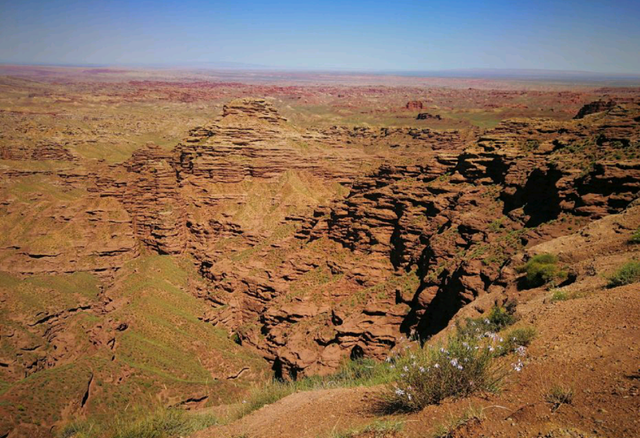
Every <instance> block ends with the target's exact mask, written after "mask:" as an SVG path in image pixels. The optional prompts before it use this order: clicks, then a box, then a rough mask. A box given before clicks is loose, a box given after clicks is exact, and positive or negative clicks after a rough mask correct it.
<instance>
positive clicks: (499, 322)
mask: <svg viewBox="0 0 640 438" xmlns="http://www.w3.org/2000/svg"><path fill="white" fill-rule="evenodd" d="M514 312H515V306H513V305H511V304H508V305H507V306H505V307H501V306H493V307H492V308H491V311H490V312H489V315H487V317H486V318H483V317H481V318H467V319H466V321H465V323H464V325H462V324H457V334H458V336H460V337H463V338H474V337H476V336H477V335H479V334H483V333H485V332H499V331H500V330H502V329H504V328H505V327H508V326H510V325H511V324H513V323H514V322H516V320H517V318H516V316H515V315H514Z"/></svg>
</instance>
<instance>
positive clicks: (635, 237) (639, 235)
mask: <svg viewBox="0 0 640 438" xmlns="http://www.w3.org/2000/svg"><path fill="white" fill-rule="evenodd" d="M629 243H633V244H637V243H640V227H638V229H637V230H636V231H635V233H633V234H632V235H631V237H630V238H629Z"/></svg>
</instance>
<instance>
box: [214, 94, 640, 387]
mask: <svg viewBox="0 0 640 438" xmlns="http://www.w3.org/2000/svg"><path fill="white" fill-rule="evenodd" d="M639 114H640V108H638V105H635V104H633V105H629V106H626V107H624V108H623V107H616V108H613V109H611V110H610V111H608V112H606V113H603V114H602V116H601V117H599V118H593V119H592V120H591V121H590V122H589V124H588V125H585V124H584V123H583V122H581V121H572V122H565V123H551V122H549V121H524V120H522V121H507V122H505V123H503V124H502V125H500V126H498V127H497V128H496V129H494V130H492V131H490V132H488V133H487V134H486V135H485V136H483V137H482V138H481V139H480V140H479V141H478V142H477V144H476V145H474V146H472V147H469V148H467V150H465V151H464V152H462V153H459V152H449V153H432V154H430V155H425V156H423V159H422V160H421V161H419V162H418V163H416V164H414V165H404V166H400V165H396V166H383V167H381V168H380V169H379V170H377V171H376V172H374V173H372V174H370V175H368V176H366V177H362V178H359V179H358V180H357V181H356V182H355V183H354V184H353V186H352V188H351V192H350V194H349V195H348V196H347V197H346V198H345V199H344V200H342V201H338V202H336V203H335V204H333V205H332V206H331V207H330V208H323V209H319V210H317V211H316V212H315V213H314V215H313V216H311V217H309V218H308V219H307V220H305V221H303V223H302V226H301V227H300V228H299V229H298V232H297V234H296V237H297V239H299V240H298V241H287V240H283V241H280V242H277V244H276V245H274V246H275V248H276V250H277V252H278V253H279V254H282V252H283V251H284V252H285V254H287V256H286V257H284V258H283V257H282V255H280V256H278V258H277V259H276V260H274V262H273V263H272V262H269V263H263V262H261V260H270V259H271V258H272V257H273V256H274V255H275V254H274V253H275V250H274V249H273V248H263V249H261V250H260V251H259V252H258V253H257V257H256V258H254V259H253V260H252V261H250V262H246V263H248V265H249V266H248V267H247V269H239V270H238V269H235V270H234V272H231V267H232V265H231V264H222V263H219V264H217V265H216V266H214V267H213V268H212V269H211V279H212V280H213V285H220V286H214V287H215V288H218V287H220V288H222V289H223V290H224V291H225V293H222V294H217V295H216V299H217V300H220V303H221V304H223V307H221V309H220V310H219V311H217V312H214V314H212V315H210V316H209V318H210V319H211V320H212V321H213V322H215V323H217V324H220V325H223V326H226V327H228V328H230V329H231V330H232V331H234V332H236V333H237V334H238V335H239V337H240V339H241V340H242V342H243V344H244V345H250V346H253V347H254V348H256V349H257V350H259V351H261V352H262V354H263V355H264V356H265V357H266V358H267V359H268V360H270V361H272V362H273V364H274V368H275V369H276V370H277V372H278V373H280V374H282V375H285V376H286V375H287V374H290V375H292V376H299V375H301V374H314V373H327V372H330V371H331V370H332V369H333V370H335V368H336V367H337V365H338V363H339V361H340V358H341V357H346V356H358V355H360V354H365V355H366V356H373V357H378V358H384V357H385V356H386V354H388V351H389V349H391V348H392V347H393V346H394V345H395V344H396V343H397V342H398V339H399V338H400V337H401V336H407V335H409V334H412V333H418V334H421V335H422V336H429V335H432V334H435V333H437V332H438V331H439V330H441V329H442V328H443V327H445V326H446V325H447V323H448V322H449V320H450V318H451V317H453V315H455V314H456V313H457V311H458V310H459V309H460V308H461V307H463V306H464V305H466V304H469V303H472V302H474V301H475V300H476V299H478V298H479V297H482V296H484V295H486V294H495V296H500V295H501V294H502V293H503V292H505V291H506V290H507V289H508V287H510V286H509V285H511V284H513V283H512V280H513V276H512V274H510V273H509V272H510V271H509V270H506V271H504V270H502V267H503V266H504V263H505V262H506V261H507V260H508V259H509V257H510V256H511V255H513V254H515V253H516V252H517V251H519V250H521V249H522V248H524V247H525V246H526V245H527V244H528V243H529V242H534V241H543V240H545V239H549V238H551V237H553V236H555V235H557V234H558V233H562V232H566V230H567V227H569V226H570V225H568V224H569V223H571V222H572V221H578V223H581V221H585V220H591V219H596V218H600V217H603V216H605V215H607V214H611V213H615V212H618V211H620V210H621V209H623V208H624V207H626V206H627V205H628V204H629V203H630V202H631V201H632V200H633V199H634V198H635V197H636V196H637V193H638V190H639V189H640V164H639V163H638V161H637V159H631V160H629V161H619V160H611V159H606V158H604V157H607V156H609V157H613V154H615V153H616V150H617V148H618V147H619V146H618V143H616V142H619V141H620V140H619V139H626V140H625V141H628V142H630V143H632V144H637V142H638V139H639V136H640V131H639V130H638V125H637V124H636V123H635V122H634V120H635V117H637V116H638V115H639ZM597 139H600V140H598V141H599V143H598V144H596V140H597ZM602 139H618V140H602ZM533 140H535V141H533ZM585 141H587V143H586V144H585V146H584V147H585V148H586V149H585V151H586V150H587V149H588V150H589V151H595V150H597V151H598V153H600V154H602V156H603V160H601V162H600V163H598V164H596V165H595V166H593V167H592V168H587V169H583V168H582V167H581V166H583V165H584V162H583V161H582V160H581V159H579V158H577V157H576V156H575V155H574V154H573V153H572V152H570V151H567V150H565V148H566V147H567V146H565V145H570V144H576V143H578V144H582V142H585ZM589 153H591V152H589ZM549 221H558V222H557V224H555V225H550V226H546V225H544V224H547V223H550V222H549ZM311 278H322V281H320V282H319V283H318V282H313V281H312V282H310V281H309V279H311ZM355 297H359V298H355ZM243 303H244V305H243ZM315 303H322V305H317V304H315ZM250 327H252V328H250ZM310 339H312V340H313V342H309V340H310Z"/></svg>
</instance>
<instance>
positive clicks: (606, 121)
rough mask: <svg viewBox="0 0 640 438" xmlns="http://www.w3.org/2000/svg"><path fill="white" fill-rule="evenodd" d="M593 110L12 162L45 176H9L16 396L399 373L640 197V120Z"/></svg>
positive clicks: (188, 393)
mask: <svg viewBox="0 0 640 438" xmlns="http://www.w3.org/2000/svg"><path fill="white" fill-rule="evenodd" d="M496 93H498V92H493V91H492V92H491V93H489V95H490V96H494V94H496ZM496 95H499V93H498V94H496ZM134 97H135V98H138V96H137V95H136V96H134ZM563 98H565V97H563ZM568 98H570V99H574V100H575V99H577V97H576V96H575V95H571V96H569V97H568ZM181 99H182V98H181ZM187 100H188V99H187ZM180 101H181V102H184V99H183V100H180ZM400 102H401V103H399V104H396V105H395V106H394V108H396V109H398V111H399V112H401V113H403V114H404V115H405V116H406V117H407V120H411V121H413V116H408V115H407V110H406V109H403V108H402V107H403V105H404V102H406V98H405V97H402V100H401V101H400ZM421 105H422V102H421ZM513 105H516V104H515V103H514V104H513ZM423 106H424V107H427V108H429V104H428V101H427V100H425V101H424V105H423ZM577 108H578V106H577V105H576V107H575V108H574V109H572V111H571V113H570V114H568V115H565V116H564V118H557V119H550V118H548V117H545V118H528V117H516V118H511V119H507V120H504V121H502V122H501V123H499V124H498V125H497V126H495V127H494V128H492V129H479V128H478V127H474V128H471V129H466V130H464V129H460V128H459V127H454V128H450V129H449V128H447V129H435V128H426V127H420V128H416V127H389V126H382V127H381V126H375V127H372V126H341V125H336V126H331V127H322V128H314V129H311V128H309V129H304V128H302V127H300V126H296V125H294V124H292V123H290V122H289V121H287V120H286V119H285V118H284V117H282V116H281V115H280V114H279V112H278V111H277V110H276V108H275V107H274V106H273V105H272V103H271V100H267V99H259V98H242V99H237V100H233V101H231V102H228V103H226V104H225V105H224V106H223V107H222V110H221V112H219V114H220V115H219V117H218V118H216V119H215V120H213V121H212V122H211V123H200V125H201V126H199V127H194V128H192V129H190V130H189V131H188V135H187V136H186V137H185V138H184V139H183V140H182V141H180V142H179V143H178V144H177V145H176V146H173V144H171V145H167V144H163V146H159V145H157V144H156V143H153V142H149V143H148V144H147V145H146V146H143V147H138V148H136V149H135V150H133V151H132V152H130V153H129V154H128V155H127V157H126V159H123V160H122V161H121V162H117V163H112V164H108V163H106V162H104V161H101V160H98V159H91V160H89V159H84V158H82V157H81V156H80V155H78V154H77V153H76V152H75V151H74V149H73V148H72V147H70V146H68V145H66V144H63V143H59V144H58V143H55V144H54V143H51V144H46V145H45V144H44V143H42V144H41V146H42V148H40V149H38V148H36V149H33V147H32V146H29V147H22V146H21V147H20V148H13V149H12V148H8V149H7V148H5V149H1V150H0V155H2V154H4V155H2V158H3V159H4V160H9V161H10V160H16V161H18V160H19V161H21V162H23V161H26V162H30V161H33V162H35V164H33V163H28V164H29V166H31V167H28V166H25V167H22V168H20V169H13V168H12V167H11V166H10V165H9V164H6V163H2V167H0V170H1V172H2V173H1V174H2V183H3V186H2V192H1V193H2V198H0V209H1V212H2V216H1V217H0V219H1V220H2V229H3V230H4V231H5V232H4V233H3V235H2V240H1V241H2V245H0V261H2V264H3V271H8V274H7V276H6V278H5V277H3V278H4V280H3V283H2V284H0V300H1V302H2V303H8V304H7V306H8V308H10V309H11V312H10V313H9V317H7V318H8V319H7V321H9V325H10V327H11V330H10V332H11V334H12V335H11V336H9V337H3V338H2V341H3V342H6V344H3V345H7V346H8V347H7V348H6V349H4V350H3V351H2V356H0V362H1V363H2V364H3V366H2V367H0V373H4V374H2V379H3V380H5V381H11V382H14V381H19V380H20V379H23V377H24V375H29V376H32V375H37V374H38V373H39V372H40V371H44V370H51V371H52V372H56V373H57V372H60V373H62V374H61V377H59V379H61V380H64V381H72V383H73V388H72V390H71V391H70V393H69V394H70V395H68V397H67V399H65V402H64V403H61V404H60V406H67V405H68V406H72V408H73V409H72V410H74V412H85V411H84V410H90V409H96V410H99V409H102V408H103V406H101V405H99V404H98V400H102V399H103V398H104V397H106V396H109V397H111V396H112V395H113V394H107V393H106V392H107V391H106V390H105V389H104V387H101V386H100V385H98V383H96V382H98V381H101V382H108V383H109V384H110V385H111V384H113V387H114V388H120V385H123V386H122V387H123V388H125V389H126V391H131V394H135V395H136V396H138V395H140V394H141V393H142V392H144V391H146V390H147V389H148V388H151V389H150V390H149V391H156V392H154V393H153V394H154V397H156V396H157V398H158V399H162V402H163V403H165V402H166V403H167V404H171V405H179V404H185V405H188V406H191V405H194V406H196V405H198V406H199V405H201V404H204V403H208V402H211V403H218V402H222V398H223V395H226V394H230V395H234V396H235V395H236V393H235V392H238V391H241V388H244V387H245V386H246V385H245V383H246V382H244V381H243V379H250V380H251V382H255V381H260V380H261V379H263V378H264V377H265V376H266V375H267V373H269V375H271V374H272V373H275V374H276V375H277V376H279V377H283V378H295V377H301V376H304V375H313V374H328V373H331V372H333V371H335V370H336V369H337V368H338V367H339V365H340V363H341V362H342V361H343V360H344V359H345V358H348V357H353V358H355V357H360V356H366V357H373V358H377V359H384V358H385V357H386V356H387V355H388V354H389V352H390V351H392V350H393V349H394V348H396V347H397V345H398V344H399V342H400V340H401V338H406V337H411V336H414V337H422V338H423V339H424V338H426V337H429V336H431V335H434V334H437V333H438V332H439V331H440V330H441V329H442V328H443V327H446V326H447V324H449V323H450V322H451V318H452V317H453V316H454V315H456V314H457V313H458V312H460V311H461V309H464V308H466V309H469V308H474V309H480V310H486V307H487V305H488V304H487V303H491V302H494V301H500V300H503V299H505V298H506V297H507V296H510V295H514V294H517V292H514V290H515V288H516V285H517V274H516V272H515V270H514V266H515V264H514V262H513V260H514V259H513V257H514V256H515V255H517V254H518V253H521V252H522V251H523V250H525V249H526V248H527V247H528V246H531V245H533V244H537V243H544V242H547V241H550V240H551V239H553V238H555V237H559V236H563V235H566V234H569V233H572V232H574V231H575V230H577V229H579V228H580V227H582V226H584V225H585V224H587V223H588V222H591V221H593V220H595V219H598V218H602V217H604V216H606V215H609V214H613V213H618V212H620V211H622V210H624V209H625V208H626V207H627V206H628V205H629V204H630V203H631V202H632V201H633V200H634V199H635V198H637V195H638V192H639V191H640V152H639V150H638V149H639V147H640V145H639V140H640V128H639V124H638V120H640V108H639V106H638V104H637V103H635V102H634V101H624V102H622V101H618V103H617V104H615V105H611V106H608V105H604V106H603V105H600V104H594V105H591V106H589V107H588V109H587V110H585V111H582V112H584V117H581V118H578V119H575V120H568V119H569V118H570V117H571V116H572V115H573V114H574V113H575V110H577ZM219 109H220V108H218V110H219ZM410 109H411V110H412V111H413V110H417V109H419V108H418V107H417V106H415V105H413V104H412V105H411V108H410ZM429 110H431V109H429ZM283 111H284V110H283ZM587 113H588V114H587ZM445 119H446V117H444V118H443V119H440V120H437V121H434V123H441V122H442V123H448V122H447V120H445ZM428 121H429V120H428V118H427V119H424V121H421V123H426V122H428ZM421 126H425V125H421ZM456 126H457V125H456ZM185 130H186V129H185ZM160 143H161V142H159V141H158V144H160ZM101 147H105V146H101ZM36 151H39V152H37V153H36ZM49 161H51V162H53V164H51V163H50V162H49ZM23 164H24V163H23ZM634 214H637V211H636V212H635V213H634ZM634 217H635V216H634ZM39 276H50V277H39ZM57 276H60V277H57ZM67 276H72V279H71V280H69V279H68V278H67ZM43 278H44V280H43ZM60 278H62V279H63V280H60ZM43 285H44V286H43ZM14 290H15V291H18V292H19V293H20V294H26V295H25V296H27V295H28V293H29V291H37V293H38V294H41V295H42V296H44V297H45V298H46V299H43V300H42V302H41V301H39V300H37V299H30V300H27V299H25V300H20V299H17V298H16V297H18V298H19V297H21V296H22V295H16V294H14V295H11V291H14ZM7 297H10V298H7ZM487 297H490V298H487ZM25 303H26V304H25ZM27 304H28V305H27ZM469 304H470V306H467V305H469ZM29 306H31V307H29ZM465 306H466V307H465ZM15 315H18V316H17V317H14V316H15ZM3 318H4V316H3ZM3 321H4V320H3ZM212 326H215V327H217V329H214V328H213V327H212ZM219 329H222V330H219ZM232 340H235V341H236V342H235V343H234V342H233V341H232ZM238 343H239V344H241V345H237V344H238ZM178 347H179V348H178ZM227 352H232V353H233V354H229V355H227ZM85 358H86V361H84V359H85ZM80 359H83V360H80ZM94 359H95V360H96V361H97V362H92V361H94ZM182 359H184V363H187V364H188V366H186V365H185V366H182V365H183V360H182ZM264 359H266V362H265V360H264ZM245 362H246V363H249V364H250V365H247V369H245V365H244V363H245ZM95 364H98V365H96V366H95V367H94V365H95ZM105 364H106V365H105ZM131 364H133V365H131ZM5 365H6V366H5ZM60 365H67V366H68V368H62V367H60ZM92 367H93V368H92ZM269 368H270V371H269V370H268V369H269ZM60 370H61V371H60ZM194 370H195V371H194ZM64 372H68V373H69V374H68V375H67V374H64ZM145 373H147V374H145ZM139 375H144V379H147V380H142V381H139V380H136V379H138V378H139ZM194 375H195V376H196V378H194V377H193V376H194ZM167 376H169V377H167ZM174 376H177V377H178V380H179V382H177V383H176V382H175V381H174V380H176V379H175V378H174ZM72 377H73V379H72ZM70 379H71V380H70ZM171 379H173V380H171ZM236 379H238V382H241V383H242V384H241V385H238V386H235V383H236V382H235V381H236ZM20 381H21V380H20ZM30 381H31V380H29V381H27V382H26V383H25V382H22V383H21V384H22V385H23V386H16V388H17V389H16V388H13V389H12V390H11V391H9V392H8V394H9V395H8V396H7V397H13V398H11V400H17V399H18V398H19V397H21V396H22V394H24V393H26V392H28V391H30V390H31V388H30V387H29V386H28V383H29V382H30ZM114 382H116V383H114ZM141 382H142V383H141ZM185 382H186V383H185ZM202 382H205V383H204V384H203V383H202ZM211 382H213V383H211ZM38 383H39V384H40V381H38ZM128 385H131V386H128ZM165 385H168V386H165ZM172 385H173V386H172ZM243 385H245V386H243ZM101 391H104V392H101ZM123 391H124V390H123ZM87 393H88V394H90V395H89V396H87V398H88V400H90V401H89V402H88V404H85V405H83V403H85V402H86V400H85V402H83V401H82V400H83V399H84V398H85V395H86V394H87ZM221 394H222V395H221ZM60 397H61V398H64V397H63V396H62V395H61V396H60ZM115 399H117V397H115V398H114V400H115ZM109 400H112V399H109ZM118 400H119V399H118ZM116 401H117V400H116ZM227 401H228V400H227ZM93 403H96V405H95V407H94V405H93ZM3 406H9V405H3ZM84 406H87V407H86V408H85V407H84ZM125 406H126V405H125ZM0 408H1V409H5V408H4V407H0ZM123 408H124V406H123ZM6 409H9V408H6ZM52 409H53V408H52ZM69 409H71V408H69ZM83 409H84V410H83ZM52 412H53V410H52V411H51V412H49V413H47V415H49V417H47V420H46V421H45V422H43V424H45V423H46V424H50V423H52V422H53V421H54V420H53V418H54V414H55V413H56V412H57V411H56V412H53V413H52ZM10 414H11V415H6V417H7V418H17V417H16V416H15V415H14V414H15V412H11V413H10ZM11 421H13V420H11ZM3 424H4V423H2V424H0V426H2V427H4V426H3ZM3 430H5V429H1V430H0V432H2V431H3Z"/></svg>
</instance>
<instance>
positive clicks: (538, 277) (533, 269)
mask: <svg viewBox="0 0 640 438" xmlns="http://www.w3.org/2000/svg"><path fill="white" fill-rule="evenodd" d="M518 271H519V272H521V273H525V274H526V275H525V278H524V280H525V281H524V283H525V286H526V287H527V288H529V289H530V288H534V287H540V286H543V285H545V284H552V285H553V284H557V283H558V282H560V281H561V280H563V279H565V278H566V277H567V273H566V271H564V270H562V269H561V268H560V267H559V266H558V257H556V256H555V255H553V254H538V255H536V256H534V257H533V258H531V260H529V261H528V262H527V263H526V264H524V265H523V266H521V267H520V268H518Z"/></svg>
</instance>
